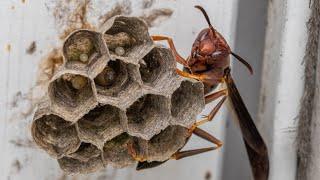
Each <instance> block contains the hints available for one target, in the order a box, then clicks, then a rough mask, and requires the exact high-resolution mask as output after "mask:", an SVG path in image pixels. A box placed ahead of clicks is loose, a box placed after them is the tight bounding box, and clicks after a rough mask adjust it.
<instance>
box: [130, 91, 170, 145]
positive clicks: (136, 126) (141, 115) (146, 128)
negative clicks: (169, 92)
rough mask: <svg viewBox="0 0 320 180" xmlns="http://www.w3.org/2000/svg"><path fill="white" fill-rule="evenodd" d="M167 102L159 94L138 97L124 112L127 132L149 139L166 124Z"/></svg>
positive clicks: (167, 117)
mask: <svg viewBox="0 0 320 180" xmlns="http://www.w3.org/2000/svg"><path fill="white" fill-rule="evenodd" d="M168 104H169V102H168V99H167V98H166V97H164V96H160V95H153V94H147V95H144V96H143V97H141V98H139V99H138V100H137V101H136V102H134V103H133V104H132V105H131V106H130V107H129V109H128V110H127V112H126V114H127V117H128V132H129V133H130V134H131V135H135V136H137V137H141V138H143V139H147V140H149V139H150V138H151V137H152V136H153V135H154V134H156V133H158V132H159V131H160V130H162V129H164V128H165V127H166V126H167V125H168V121H169V118H170V116H169V115H168V114H169V113H170V111H169V106H168Z"/></svg>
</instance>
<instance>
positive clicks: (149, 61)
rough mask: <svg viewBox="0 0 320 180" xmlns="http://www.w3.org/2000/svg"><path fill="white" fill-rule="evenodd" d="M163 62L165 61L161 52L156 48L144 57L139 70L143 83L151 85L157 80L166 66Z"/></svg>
mask: <svg viewBox="0 0 320 180" xmlns="http://www.w3.org/2000/svg"><path fill="white" fill-rule="evenodd" d="M163 61H164V59H162V57H161V56H160V52H159V51H158V49H156V48H154V49H153V50H152V51H150V52H149V53H148V54H147V55H146V56H145V57H143V59H142V61H140V68H139V71H140V74H141V79H142V81H143V82H145V83H151V82H153V81H154V80H155V79H157V78H158V77H159V75H160V73H161V71H162V69H163V67H162V66H163V65H164V64H165V63H164V62H163Z"/></svg>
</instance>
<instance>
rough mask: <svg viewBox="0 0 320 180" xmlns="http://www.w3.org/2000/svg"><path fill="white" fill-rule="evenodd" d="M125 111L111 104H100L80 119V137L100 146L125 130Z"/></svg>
mask: <svg viewBox="0 0 320 180" xmlns="http://www.w3.org/2000/svg"><path fill="white" fill-rule="evenodd" d="M124 116H125V115H124V112H122V111H121V110H120V109H118V108H117V107H114V106H111V105H100V106H97V107H96V108H94V109H93V110H91V111H90V112H89V113H87V114H86V115H85V116H84V117H83V118H81V119H80V120H79V121H78V130H79V136H80V139H81V140H83V141H87V142H91V143H93V144H95V145H97V146H98V147H101V148H102V146H103V144H104V143H105V142H106V141H107V140H110V139H112V138H114V137H115V136H117V135H119V134H121V133H122V132H123V130H122V126H121V119H123V118H124Z"/></svg>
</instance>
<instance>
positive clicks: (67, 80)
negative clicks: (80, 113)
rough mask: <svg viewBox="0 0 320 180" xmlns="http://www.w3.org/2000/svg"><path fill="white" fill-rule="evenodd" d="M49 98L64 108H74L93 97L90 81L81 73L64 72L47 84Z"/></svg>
mask: <svg viewBox="0 0 320 180" xmlns="http://www.w3.org/2000/svg"><path fill="white" fill-rule="evenodd" d="M49 96H50V99H51V100H52V101H53V102H54V103H57V104H58V105H59V106H62V107H65V108H66V109H74V108H77V107H78V106H80V105H81V104H82V103H84V102H85V101H87V100H88V99H90V98H93V91H92V88H91V81H90V80H89V79H88V78H87V77H84V76H82V75H74V74H64V75H62V76H61V77H59V78H58V79H56V80H54V81H53V82H51V83H50V85H49Z"/></svg>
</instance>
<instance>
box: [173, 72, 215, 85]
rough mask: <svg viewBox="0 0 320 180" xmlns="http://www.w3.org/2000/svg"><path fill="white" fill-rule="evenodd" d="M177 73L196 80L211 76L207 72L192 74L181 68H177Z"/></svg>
mask: <svg viewBox="0 0 320 180" xmlns="http://www.w3.org/2000/svg"><path fill="white" fill-rule="evenodd" d="M176 73H177V74H179V75H180V76H183V77H186V78H192V79H196V80H199V81H202V82H203V81H204V80H206V79H208V78H209V77H208V76H207V75H205V74H190V73H188V72H185V71H181V70H180V69H176Z"/></svg>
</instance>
